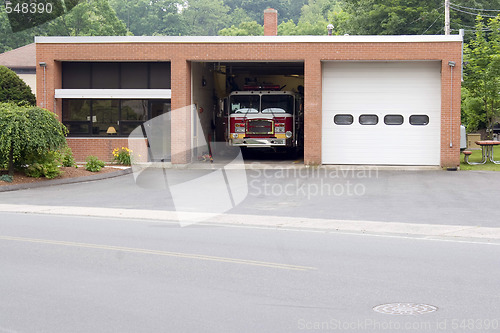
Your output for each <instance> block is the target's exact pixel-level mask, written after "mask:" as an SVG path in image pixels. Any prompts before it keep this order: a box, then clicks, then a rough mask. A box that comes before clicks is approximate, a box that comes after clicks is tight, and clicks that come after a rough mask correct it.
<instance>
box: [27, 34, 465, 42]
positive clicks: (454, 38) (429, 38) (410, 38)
mask: <svg viewBox="0 0 500 333" xmlns="http://www.w3.org/2000/svg"><path fill="white" fill-rule="evenodd" d="M461 41H462V36H460V35H401V36H76V37H46V36H40V37H35V43H38V44H60V43H68V44H71V43H76V44H80V43H83V44H85V43H95V44H99V43H422V42H461Z"/></svg>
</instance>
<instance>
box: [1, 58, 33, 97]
mask: <svg viewBox="0 0 500 333" xmlns="http://www.w3.org/2000/svg"><path fill="white" fill-rule="evenodd" d="M0 102H12V103H15V104H18V105H21V104H31V105H35V104H36V99H35V95H33V93H32V92H31V88H30V87H29V86H28V85H27V84H26V83H25V82H24V81H23V80H22V79H21V78H20V77H19V76H17V74H16V73H14V71H12V70H10V69H8V68H7V67H5V66H0Z"/></svg>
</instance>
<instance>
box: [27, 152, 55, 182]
mask: <svg viewBox="0 0 500 333" xmlns="http://www.w3.org/2000/svg"><path fill="white" fill-rule="evenodd" d="M57 157H58V152H54V151H49V152H47V153H45V154H43V155H38V156H37V157H36V159H34V160H33V161H32V162H31V163H30V164H29V165H28V166H27V167H26V168H25V169H24V173H25V174H26V176H28V177H34V178H39V177H45V178H49V179H52V178H56V177H57V176H59V175H60V174H61V170H60V168H59V161H58V158H57Z"/></svg>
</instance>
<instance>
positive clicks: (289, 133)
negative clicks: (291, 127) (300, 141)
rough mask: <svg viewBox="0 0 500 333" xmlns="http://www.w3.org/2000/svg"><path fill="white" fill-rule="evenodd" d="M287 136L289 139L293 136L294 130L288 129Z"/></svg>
mask: <svg viewBox="0 0 500 333" xmlns="http://www.w3.org/2000/svg"><path fill="white" fill-rule="evenodd" d="M285 136H286V138H287V139H290V138H291V137H292V132H291V131H286V133H285Z"/></svg>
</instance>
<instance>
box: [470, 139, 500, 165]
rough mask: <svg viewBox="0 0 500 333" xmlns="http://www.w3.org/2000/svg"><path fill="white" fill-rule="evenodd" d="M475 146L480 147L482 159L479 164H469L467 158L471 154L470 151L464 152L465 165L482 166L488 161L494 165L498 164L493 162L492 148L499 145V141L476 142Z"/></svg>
mask: <svg viewBox="0 0 500 333" xmlns="http://www.w3.org/2000/svg"><path fill="white" fill-rule="evenodd" d="M476 144H477V145H478V146H481V152H482V157H483V158H482V159H481V162H470V161H469V156H470V155H471V154H472V152H471V151H464V155H465V158H464V161H465V162H466V163H467V164H470V165H477V164H484V163H486V162H487V161H488V160H490V162H492V163H495V164H500V161H495V158H494V157H493V147H494V146H498V145H500V141H495V140H480V141H476Z"/></svg>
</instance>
